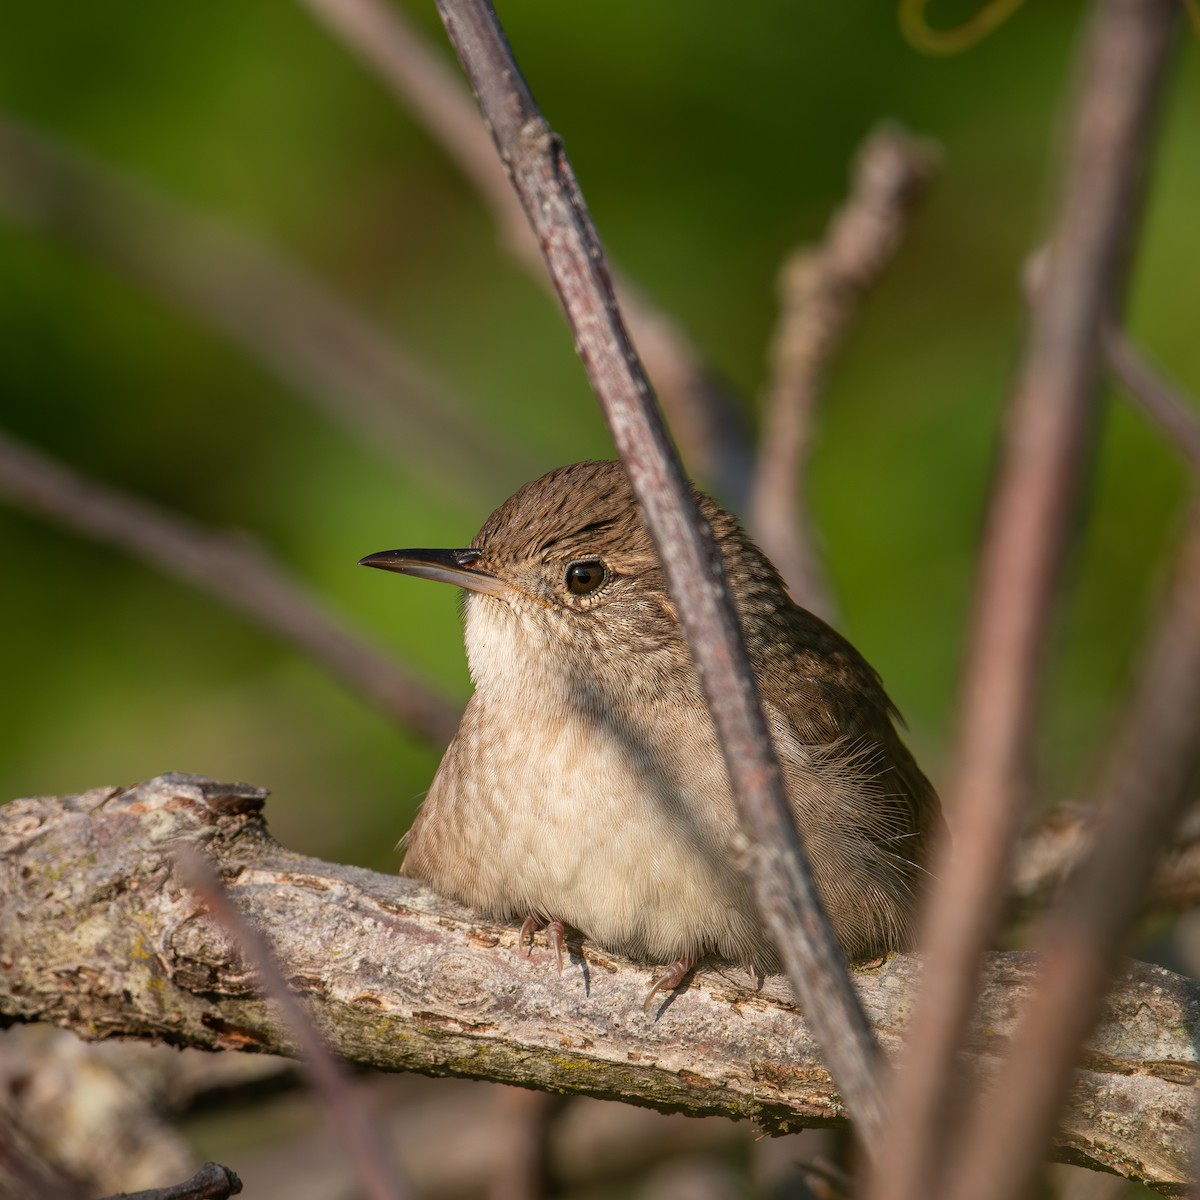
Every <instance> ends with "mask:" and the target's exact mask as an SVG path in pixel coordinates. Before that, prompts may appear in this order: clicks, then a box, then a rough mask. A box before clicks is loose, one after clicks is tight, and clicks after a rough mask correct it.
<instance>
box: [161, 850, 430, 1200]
mask: <svg viewBox="0 0 1200 1200" xmlns="http://www.w3.org/2000/svg"><path fill="white" fill-rule="evenodd" d="M175 862H176V868H177V870H178V873H179V874H180V875H181V876H182V877H183V880H184V882H185V883H186V884H187V886H188V887H190V888H191V890H192V891H193V892H194V893H195V894H196V896H197V898H198V899H199V900H201V901H202V902H203V904H204V907H205V910H206V911H207V912H208V914H209V915H210V916H212V917H213V919H214V920H215V921H216V922H217V924H218V925H220V926H221V928H222V929H223V930H224V931H225V933H226V934H227V935H228V937H229V939H230V941H231V942H232V944H233V945H234V947H236V949H237V951H238V953H239V954H240V955H241V956H242V957H243V958H244V959H245V960H246V961H247V963H248V964H249V965H250V967H251V968H252V969H253V971H254V974H255V976H256V977H257V979H258V982H259V984H260V985H261V986H262V987H263V989H264V990H265V991H266V993H267V995H268V996H270V998H271V1000H272V1001H273V1002H274V1003H275V1005H276V1007H277V1008H278V1009H279V1011H280V1013H281V1015H282V1017H283V1020H284V1023H285V1024H286V1025H287V1027H288V1029H289V1030H290V1031H291V1033H292V1035H293V1037H294V1038H295V1040H296V1043H297V1045H298V1047H299V1049H300V1056H301V1061H302V1062H303V1064H304V1069H305V1071H306V1073H307V1075H308V1077H309V1080H310V1082H311V1083H312V1085H313V1090H314V1091H315V1092H316V1095H317V1097H318V1098H319V1099H320V1101H321V1104H322V1106H323V1108H324V1110H325V1116H326V1119H327V1120H328V1121H329V1124H330V1126H331V1127H332V1128H333V1129H336V1130H337V1132H338V1134H339V1140H340V1141H341V1142H342V1144H343V1147H344V1149H345V1150H346V1151H347V1157H348V1159H349V1160H350V1162H352V1163H353V1165H354V1169H355V1174H356V1176H357V1178H358V1183H359V1185H360V1186H361V1187H362V1190H363V1194H364V1195H365V1196H367V1197H368V1200H398V1198H399V1200H402V1198H403V1197H405V1196H407V1195H409V1188H408V1186H407V1184H406V1183H405V1182H404V1180H403V1177H402V1176H401V1175H400V1174H399V1173H398V1172H397V1170H396V1168H395V1165H394V1164H392V1163H389V1161H388V1157H389V1156H388V1154H387V1152H386V1151H385V1149H384V1146H383V1141H382V1139H381V1138H380V1136H379V1130H378V1127H377V1124H376V1120H375V1115H374V1114H373V1113H372V1112H371V1110H370V1107H369V1106H368V1105H367V1103H366V1100H365V1098H364V1096H363V1094H362V1093H361V1091H360V1090H359V1089H358V1088H357V1087H356V1086H355V1085H354V1083H353V1081H352V1080H351V1079H350V1076H349V1075H348V1073H347V1072H346V1070H345V1068H344V1067H343V1066H342V1064H341V1063H340V1062H339V1061H338V1060H337V1059H336V1058H335V1057H334V1056H333V1055H332V1054H331V1053H330V1052H329V1049H328V1047H327V1046H326V1045H325V1042H324V1041H323V1040H322V1038H321V1035H320V1034H319V1033H318V1032H317V1030H316V1027H315V1026H314V1025H313V1023H312V1019H311V1018H310V1017H309V1015H308V1013H307V1012H306V1011H305V1009H304V1007H303V1006H302V1005H301V1004H300V1001H299V1000H297V998H296V996H295V995H294V994H293V992H292V990H291V989H290V988H289V987H288V985H287V984H286V983H285V982H284V981H283V977H282V976H281V975H280V973H279V968H278V967H277V966H276V965H275V962H274V960H273V958H272V955H271V950H270V948H269V946H268V945H267V941H266V939H265V937H264V936H263V934H262V933H260V932H259V930H258V929H256V928H255V927H254V926H252V925H251V924H250V923H249V922H248V921H247V920H246V918H245V917H244V916H243V915H242V913H241V912H240V910H239V909H238V908H237V907H236V905H235V904H234V903H233V901H232V900H231V899H230V898H229V896H228V895H227V894H226V892H225V890H224V889H223V888H222V887H221V884H220V882H219V881H218V880H217V877H216V876H215V875H214V874H213V871H212V868H211V867H210V866H209V865H208V863H207V862H206V860H205V859H204V858H203V857H202V856H201V855H200V854H198V853H197V852H196V851H195V850H194V849H193V848H192V847H190V846H187V845H183V846H181V847H180V848H179V850H178V851H177V853H176V857H175Z"/></svg>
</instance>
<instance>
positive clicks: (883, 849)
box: [362, 462, 941, 1004]
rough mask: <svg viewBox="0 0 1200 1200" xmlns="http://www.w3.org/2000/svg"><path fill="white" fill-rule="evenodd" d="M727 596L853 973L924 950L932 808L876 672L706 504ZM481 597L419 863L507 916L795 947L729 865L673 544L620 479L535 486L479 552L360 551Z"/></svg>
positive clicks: (594, 931)
mask: <svg viewBox="0 0 1200 1200" xmlns="http://www.w3.org/2000/svg"><path fill="white" fill-rule="evenodd" d="M697 500H698V501H699V503H700V506H701V509H702V510H703V512H704V515H705V516H706V517H707V518H708V520H709V521H710V522H711V524H712V528H713V533H714V534H715V535H716V539H717V544H718V546H719V547H720V549H721V553H722V555H723V557H724V561H725V570H726V572H727V574H728V576H729V583H730V586H731V587H732V589H733V594H734V598H735V601H736V604H737V611H738V616H739V618H740V620H741V624H742V630H743V633H744V635H745V638H746V643H747V646H748V648H749V651H750V658H751V661H752V663H753V665H754V670H755V675H756V676H757V679H758V686H759V689H760V691H761V694H762V701H763V707H764V710H765V713H766V717H767V722H768V726H769V728H770V730H771V735H772V738H773V741H774V744H775V750H776V752H777V753H778V755H779V760H780V763H781V765H782V767H783V772H784V777H785V780H786V784H787V790H788V794H789V796H790V799H791V803H792V810H793V812H794V814H795V817H796V822H797V824H798V826H799V829H800V832H801V833H802V835H803V837H804V842H805V845H806V846H807V848H808V854H809V857H810V859H811V861H812V867H813V871H814V874H815V877H816V884H817V887H818V890H819V891H820V894H821V898H822V900H823V901H824V904H825V907H826V909H827V910H828V913H829V916H830V919H831V920H832V922H833V927H834V930H835V931H836V933H837V936H838V938H839V939H840V941H841V944H842V948H843V949H844V950H845V952H846V955H847V957H848V958H849V959H850V960H851V961H855V960H859V961H861V960H865V959H872V958H877V957H879V956H880V955H882V954H885V953H887V952H888V951H891V950H897V949H902V948H904V947H905V946H907V945H908V943H909V940H910V935H911V930H912V921H913V908H914V903H915V897H916V894H917V890H918V887H919V885H920V882H921V876H922V875H923V873H924V863H925V858H926V852H927V849H928V842H929V835H930V833H931V831H932V829H933V827H934V826H935V825H937V824H938V823H939V822H940V820H941V817H940V808H939V804H938V798H937V795H936V793H935V792H934V790H933V787H932V786H931V785H930V783H929V781H928V780H927V779H926V778H925V776H924V775H923V774H922V773H921V770H920V768H919V767H918V766H917V764H916V762H915V761H914V760H913V757H912V755H911V754H910V753H909V752H908V750H907V749H906V748H905V746H904V744H903V743H902V742H901V740H900V738H899V736H898V734H897V733H896V729H895V726H894V724H893V719H894V718H895V717H896V710H895V708H894V707H893V705H892V703H891V701H890V700H889V699H888V697H887V694H886V693H885V692H884V690H883V685H882V684H881V682H880V680H879V676H878V675H877V674H876V673H875V671H874V670H873V669H872V668H871V667H870V666H869V665H868V664H867V662H866V661H865V660H864V659H863V658H862V656H861V655H860V654H859V653H858V652H857V651H856V650H855V649H854V648H853V647H852V646H851V645H850V644H849V643H848V642H847V641H846V640H845V639H844V638H842V637H841V636H839V635H838V634H837V633H835V632H834V631H833V630H832V629H831V628H830V627H829V626H828V625H826V624H825V623H824V622H823V621H821V620H820V619H819V618H817V617H815V616H813V614H812V613H810V612H807V611H806V610H805V609H803V608H800V607H799V606H798V605H796V604H794V603H793V602H792V600H791V599H790V598H789V596H788V594H787V591H786V589H785V587H784V584H783V581H782V580H781V579H780V577H779V575H778V573H777V572H776V571H775V568H774V567H772V565H771V564H770V562H768V560H767V559H766V557H765V556H764V555H763V553H762V552H761V551H760V550H759V549H758V547H757V546H755V545H754V543H753V542H752V541H751V540H750V539H749V538H748V537H747V536H746V534H745V533H744V532H743V531H742V529H741V528H740V526H739V525H738V523H737V521H736V520H735V519H734V518H733V517H731V516H730V515H729V514H728V513H726V512H724V511H722V510H721V509H720V508H718V507H717V505H716V504H715V503H713V501H712V500H710V499H708V497H706V496H702V495H699V494H697ZM362 564H363V565H364V566H368V567H380V568H382V569H384V570H388V571H399V572H401V573H403V574H406V575H417V576H420V577H421V578H423V579H439V580H442V581H443V582H446V583H453V584H457V585H458V586H459V587H461V588H463V589H464V593H465V605H464V610H463V611H464V622H465V626H466V646H467V657H468V659H469V662H470V668H471V676H472V678H473V679H474V682H475V692H474V694H473V695H472V696H471V698H470V700H469V701H468V703H467V707H466V710H465V711H464V712H463V715H462V721H461V723H460V725H459V727H458V732H457V733H456V734H455V736H454V740H453V741H452V742H451V743H450V746H449V748H448V749H447V750H446V754H445V757H444V758H443V759H442V762H441V766H439V767H438V770H437V774H436V775H435V776H434V780H433V786H432V787H431V788H430V789H429V794H428V796H427V798H426V799H425V802H424V804H423V805H422V806H421V810H420V812H419V813H418V814H417V817H416V820H415V821H414V822H413V826H412V829H411V830H410V831H409V833H408V834H407V836H406V837H405V839H404V844H405V846H406V847H407V852H406V855H405V858H404V863H403V866H402V867H401V870H402V872H403V873H404V874H405V875H410V876H412V877H414V878H416V879H421V880H424V881H425V882H427V883H429V884H430V885H431V886H432V887H433V888H435V889H436V890H437V891H439V892H441V893H442V894H443V895H446V896H450V897H452V898H453V899H455V900H459V901H462V902H463V903H465V904H468V905H471V906H472V907H474V908H477V909H479V910H481V911H482V912H484V913H486V914H487V915H488V916H490V917H493V918H512V917H516V918H524V919H525V925H524V926H523V927H522V934H521V942H522V944H524V939H525V936H526V935H527V934H529V935H530V936H531V931H532V929H533V928H534V927H535V925H544V927H545V929H546V931H547V934H548V937H549V939H550V943H551V945H552V946H553V947H554V949H555V951H556V952H557V954H558V961H559V970H560V971H561V969H562V945H563V932H564V930H563V927H564V925H569V926H573V927H575V928H576V929H578V930H580V931H581V932H582V933H583V935H584V936H585V937H586V938H589V939H591V940H592V941H594V942H595V943H597V944H598V945H599V946H601V947H603V948H605V949H607V950H611V951H615V952H618V953H621V954H625V955H628V956H630V957H632V958H636V959H641V960H643V961H648V962H652V963H662V964H666V963H670V964H671V965H670V967H669V968H668V969H667V971H666V972H665V973H664V974H663V975H662V976H661V978H659V979H658V980H657V981H656V982H655V984H654V986H653V988H652V990H651V993H650V996H649V997H648V998H647V1004H649V1001H650V999H652V998H653V996H654V995H655V994H656V993H658V992H660V991H665V990H670V989H672V988H674V987H677V986H678V985H679V984H680V983H682V981H683V979H684V977H685V976H686V975H687V973H688V972H689V971H690V970H691V968H692V967H693V966H694V965H695V963H696V962H697V961H698V959H699V958H700V957H701V956H703V955H705V954H713V955H715V956H717V957H719V958H721V959H725V960H730V961H734V962H738V963H741V964H744V965H745V966H747V967H749V968H750V969H752V970H756V971H759V972H763V973H768V972H773V971H777V970H779V958H778V954H777V952H776V949H775V947H774V945H772V943H771V940H770V937H769V935H768V934H767V932H766V930H765V929H764V928H763V925H762V922H761V920H760V918H759V914H758V910H757V907H756V905H755V902H754V897H753V894H752V893H751V889H750V887H749V885H748V884H747V882H746V880H745V879H744V878H743V876H742V875H741V873H740V872H739V870H738V869H737V867H736V866H735V864H734V854H733V852H732V849H731V847H732V845H733V842H734V839H735V837H736V836H737V832H738V814H737V809H736V807H735V804H734V801H733V797H732V795H731V793H730V788H729V781H728V779H727V777H726V771H725V764H724V762H723V760H722V757H721V751H720V749H719V747H718V744H717V739H716V735H715V733H714V731H713V725H712V721H711V719H710V717H709V714H708V710H707V708H706V706H705V703H704V699H703V697H702V696H701V693H700V687H699V684H698V682H697V679H696V674H695V671H694V669H693V666H692V658H691V654H690V652H689V650H688V646H687V643H686V641H685V640H684V636H683V631H682V629H681V628H680V624H679V619H678V617H677V615H676V612H675V607H674V604H673V603H672V600H671V596H670V594H669V592H668V591H667V584H666V580H665V578H664V575H663V570H662V567H661V565H660V563H659V559H658V555H657V553H656V552H655V549H654V546H653V544H652V542H651V539H650V535H649V533H648V531H647V529H646V526H645V524H644V523H643V520H642V517H641V514H640V512H639V510H638V507H637V504H636V502H635V501H634V497H633V493H632V491H631V489H630V486H629V481H628V478H627V477H626V474H625V471H624V468H623V467H622V466H621V464H620V463H615V462H583V463H576V464H575V465H574V466H569V467H562V468H560V469H558V470H556V471H551V472H550V473H549V474H548V475H544V476H542V478H541V479H537V480H535V481H534V482H533V483H529V484H526V485H525V486H524V487H523V488H521V490H520V491H518V492H517V493H516V495H514V496H512V497H511V498H510V499H509V500H507V501H505V502H504V504H502V505H501V506H500V507H499V508H498V509H497V510H496V511H495V512H494V513H493V514H492V515H491V516H490V517H489V518H488V520H487V523H486V524H485V525H484V526H483V528H482V529H481V530H480V531H479V534H478V535H477V536H476V537H475V539H474V541H472V543H471V545H470V546H469V547H468V548H467V549H465V550H391V551H386V552H384V553H380V554H371V555H368V556H367V557H366V558H364V559H363V560H362Z"/></svg>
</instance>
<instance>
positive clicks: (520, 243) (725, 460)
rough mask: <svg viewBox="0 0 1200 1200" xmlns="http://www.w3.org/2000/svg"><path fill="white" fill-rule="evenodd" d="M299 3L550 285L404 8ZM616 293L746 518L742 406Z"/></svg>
mask: <svg viewBox="0 0 1200 1200" xmlns="http://www.w3.org/2000/svg"><path fill="white" fill-rule="evenodd" d="M301 2H302V3H303V4H304V5H305V6H306V7H307V8H308V9H309V11H310V12H312V13H313V15H314V16H315V17H317V19H318V20H320V21H322V22H323V23H324V24H325V25H326V26H327V27H328V28H329V29H330V30H331V31H332V32H333V33H334V34H336V35H337V36H338V37H339V38H341V40H342V41H343V42H344V44H345V45H346V46H347V47H348V48H349V49H350V50H351V51H352V52H353V53H354V54H356V55H357V56H358V57H359V58H360V59H361V60H362V61H363V62H364V63H365V64H366V65H367V66H368V67H370V68H371V70H373V71H374V72H375V74H376V75H377V76H378V77H379V79H380V80H381V82H382V83H383V84H384V85H385V86H386V87H387V88H388V90H389V91H390V92H391V93H392V95H393V96H394V97H395V98H396V99H397V100H399V101H400V102H401V103H402V104H404V105H405V106H406V107H407V108H408V109H409V111H410V112H411V113H412V115H413V116H414V117H416V119H417V120H419V121H421V122H422V123H423V124H424V126H425V127H426V129H427V130H428V131H429V133H430V134H431V135H432V136H433V137H434V138H436V139H437V141H438V142H439V144H440V145H441V147H442V149H443V150H444V151H445V152H446V154H447V155H448V156H449V157H450V158H451V159H452V160H453V161H454V162H455V163H456V164H457V166H458V169H459V170H460V171H461V172H462V174H463V175H464V176H465V177H466V179H467V180H468V181H469V182H470V184H471V185H472V187H473V188H474V189H475V191H476V193H477V194H478V196H479V198H480V199H481V200H482V201H483V203H484V204H485V205H486V206H487V208H488V209H489V210H490V212H491V214H492V217H493V219H494V221H495V222H496V225H497V228H498V230H499V232H500V240H501V242H502V244H503V245H504V246H505V248H506V249H507V250H508V251H509V253H511V254H512V255H513V256H514V258H515V259H516V260H517V262H519V263H520V264H521V265H522V266H523V267H524V268H525V269H526V270H527V271H529V272H530V273H531V275H532V276H533V278H534V279H535V280H536V281H537V282H538V283H539V284H540V285H542V286H545V285H546V283H547V282H548V281H547V278H546V272H545V267H544V264H543V261H542V256H541V253H540V251H539V249H538V245H537V242H536V241H535V240H534V238H533V237H532V236H531V235H530V230H529V226H528V224H527V222H526V221H525V216H524V213H523V212H522V210H521V205H520V204H519V203H518V202H517V200H516V198H515V196H514V195H513V192H512V189H511V188H510V187H509V185H508V180H507V178H506V177H505V173H504V170H503V168H502V167H501V165H500V163H499V162H498V161H497V159H496V155H495V153H494V152H493V149H492V145H491V141H490V139H489V137H488V135H487V131H486V130H485V129H484V127H483V125H482V124H481V123H480V121H479V118H478V116H477V115H476V112H475V106H474V105H473V104H472V103H471V97H470V95H469V94H468V92H467V90H466V88H464V87H463V86H462V83H461V82H460V80H459V79H458V78H457V77H456V76H455V75H454V73H453V72H452V71H451V70H450V68H449V67H448V66H447V64H446V62H445V60H444V59H443V57H442V56H441V55H440V54H439V53H438V52H437V50H436V49H435V48H434V47H433V46H432V45H431V44H430V43H429V42H428V40H427V39H426V38H424V37H423V36H422V35H421V34H420V33H419V32H418V30H417V29H416V28H415V27H414V26H413V25H412V24H411V22H410V21H409V20H408V19H407V18H406V17H405V16H404V14H403V13H402V11H401V10H400V8H399V7H398V6H396V5H394V4H388V3H385V2H384V0H301ZM616 286H617V291H618V293H619V295H620V299H621V305H622V308H623V309H624V311H625V314H626V318H627V320H628V322H629V328H630V330H631V331H632V333H633V337H634V340H635V341H636V342H637V345H638V348H639V350H640V352H641V354H642V356H643V358H644V359H645V362H646V366H647V369H648V371H649V373H650V376H651V378H652V379H653V380H654V381H655V384H656V385H657V387H658V390H659V394H660V395H661V396H662V400H663V405H664V407H665V408H666V410H667V413H668V415H669V416H670V419H671V427H672V429H673V430H674V432H675V435H676V436H677V437H678V438H679V440H680V444H681V446H682V447H683V452H684V458H685V459H686V460H687V461H688V462H689V463H690V464H691V466H692V470H693V472H694V473H695V474H696V475H697V476H698V477H699V478H702V479H704V480H706V481H707V482H708V484H709V485H710V487H711V489H712V490H713V491H715V492H716V493H717V494H718V495H719V496H720V497H721V499H722V500H723V501H724V502H725V504H726V505H727V506H728V507H731V508H733V509H735V510H738V511H745V508H746V504H747V500H748V497H749V489H750V476H751V471H752V465H753V455H752V451H751V447H750V435H749V432H748V430H747V428H746V422H745V418H744V416H743V415H742V412H741V408H740V406H739V404H738V402H737V400H736V399H735V398H734V397H733V396H732V395H731V394H730V392H729V390H728V388H727V387H726V386H725V385H724V384H723V383H722V382H721V381H719V380H718V379H717V377H716V375H715V374H714V372H713V371H712V370H711V369H710V368H709V367H708V365H707V364H706V363H705V362H704V360H703V357H702V355H701V354H700V352H699V351H698V350H697V348H696V346H695V345H694V344H693V343H692V342H691V341H690V340H689V338H688V337H687V334H686V333H685V332H684V330H683V327H682V326H681V325H680V324H679V322H678V321H677V320H675V319H674V318H673V317H670V316H668V315H667V314H666V313H665V312H663V311H662V310H660V309H658V308H656V307H655V306H654V305H653V304H651V303H650V301H649V300H647V299H646V297H645V296H644V295H643V294H642V293H641V292H640V291H639V289H637V288H636V287H635V286H634V285H633V284H632V283H631V282H629V281H628V280H623V279H621V278H619V277H616Z"/></svg>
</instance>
